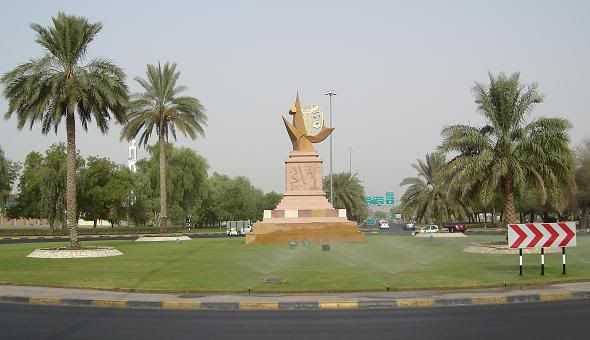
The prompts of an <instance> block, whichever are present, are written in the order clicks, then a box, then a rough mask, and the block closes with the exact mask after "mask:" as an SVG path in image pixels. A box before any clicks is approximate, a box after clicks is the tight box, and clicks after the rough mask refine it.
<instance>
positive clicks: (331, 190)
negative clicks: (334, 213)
mask: <svg viewBox="0 0 590 340" xmlns="http://www.w3.org/2000/svg"><path fill="white" fill-rule="evenodd" d="M324 94H325V95H326V96H329V97H330V127H332V97H333V96H335V95H336V91H335V90H328V91H326V93H324ZM332 135H333V133H331V134H330V203H331V204H334V183H333V181H332Z"/></svg>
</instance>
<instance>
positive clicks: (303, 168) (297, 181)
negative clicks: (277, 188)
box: [287, 163, 322, 191]
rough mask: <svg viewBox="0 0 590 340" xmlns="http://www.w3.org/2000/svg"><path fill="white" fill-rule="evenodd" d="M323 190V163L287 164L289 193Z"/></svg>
mask: <svg viewBox="0 0 590 340" xmlns="http://www.w3.org/2000/svg"><path fill="white" fill-rule="evenodd" d="M317 190H322V165H321V163H290V164H287V191H317Z"/></svg>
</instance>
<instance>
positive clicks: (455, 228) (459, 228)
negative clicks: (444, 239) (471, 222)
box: [444, 222, 467, 233]
mask: <svg viewBox="0 0 590 340" xmlns="http://www.w3.org/2000/svg"><path fill="white" fill-rule="evenodd" d="M444 229H446V230H447V231H448V232H449V233H457V232H459V233H464V232H465V231H466V230H467V227H466V226H465V224H463V223H459V222H450V223H447V224H445V227H444Z"/></svg>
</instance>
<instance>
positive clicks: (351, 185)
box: [323, 172, 367, 222]
mask: <svg viewBox="0 0 590 340" xmlns="http://www.w3.org/2000/svg"><path fill="white" fill-rule="evenodd" d="M332 183H333V185H332V186H333V188H334V203H333V204H332V205H333V206H334V208H337V209H338V208H343V209H346V211H347V212H348V217H349V218H350V219H351V220H353V221H357V222H360V221H361V220H363V219H365V218H366V217H367V207H366V205H365V188H364V187H363V185H362V184H361V182H360V181H359V179H358V178H357V176H356V174H351V173H350V172H342V173H339V174H334V175H333V176H332ZM323 189H324V192H325V193H326V196H328V197H329V196H330V177H329V176H326V177H324V181H323Z"/></svg>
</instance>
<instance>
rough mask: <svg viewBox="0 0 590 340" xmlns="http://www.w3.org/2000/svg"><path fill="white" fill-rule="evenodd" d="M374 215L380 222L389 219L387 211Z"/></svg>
mask: <svg viewBox="0 0 590 340" xmlns="http://www.w3.org/2000/svg"><path fill="white" fill-rule="evenodd" d="M373 215H374V216H375V218H376V219H378V220H384V219H386V218H387V213H386V212H385V211H381V210H377V211H375V213H374V214H373Z"/></svg>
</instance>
